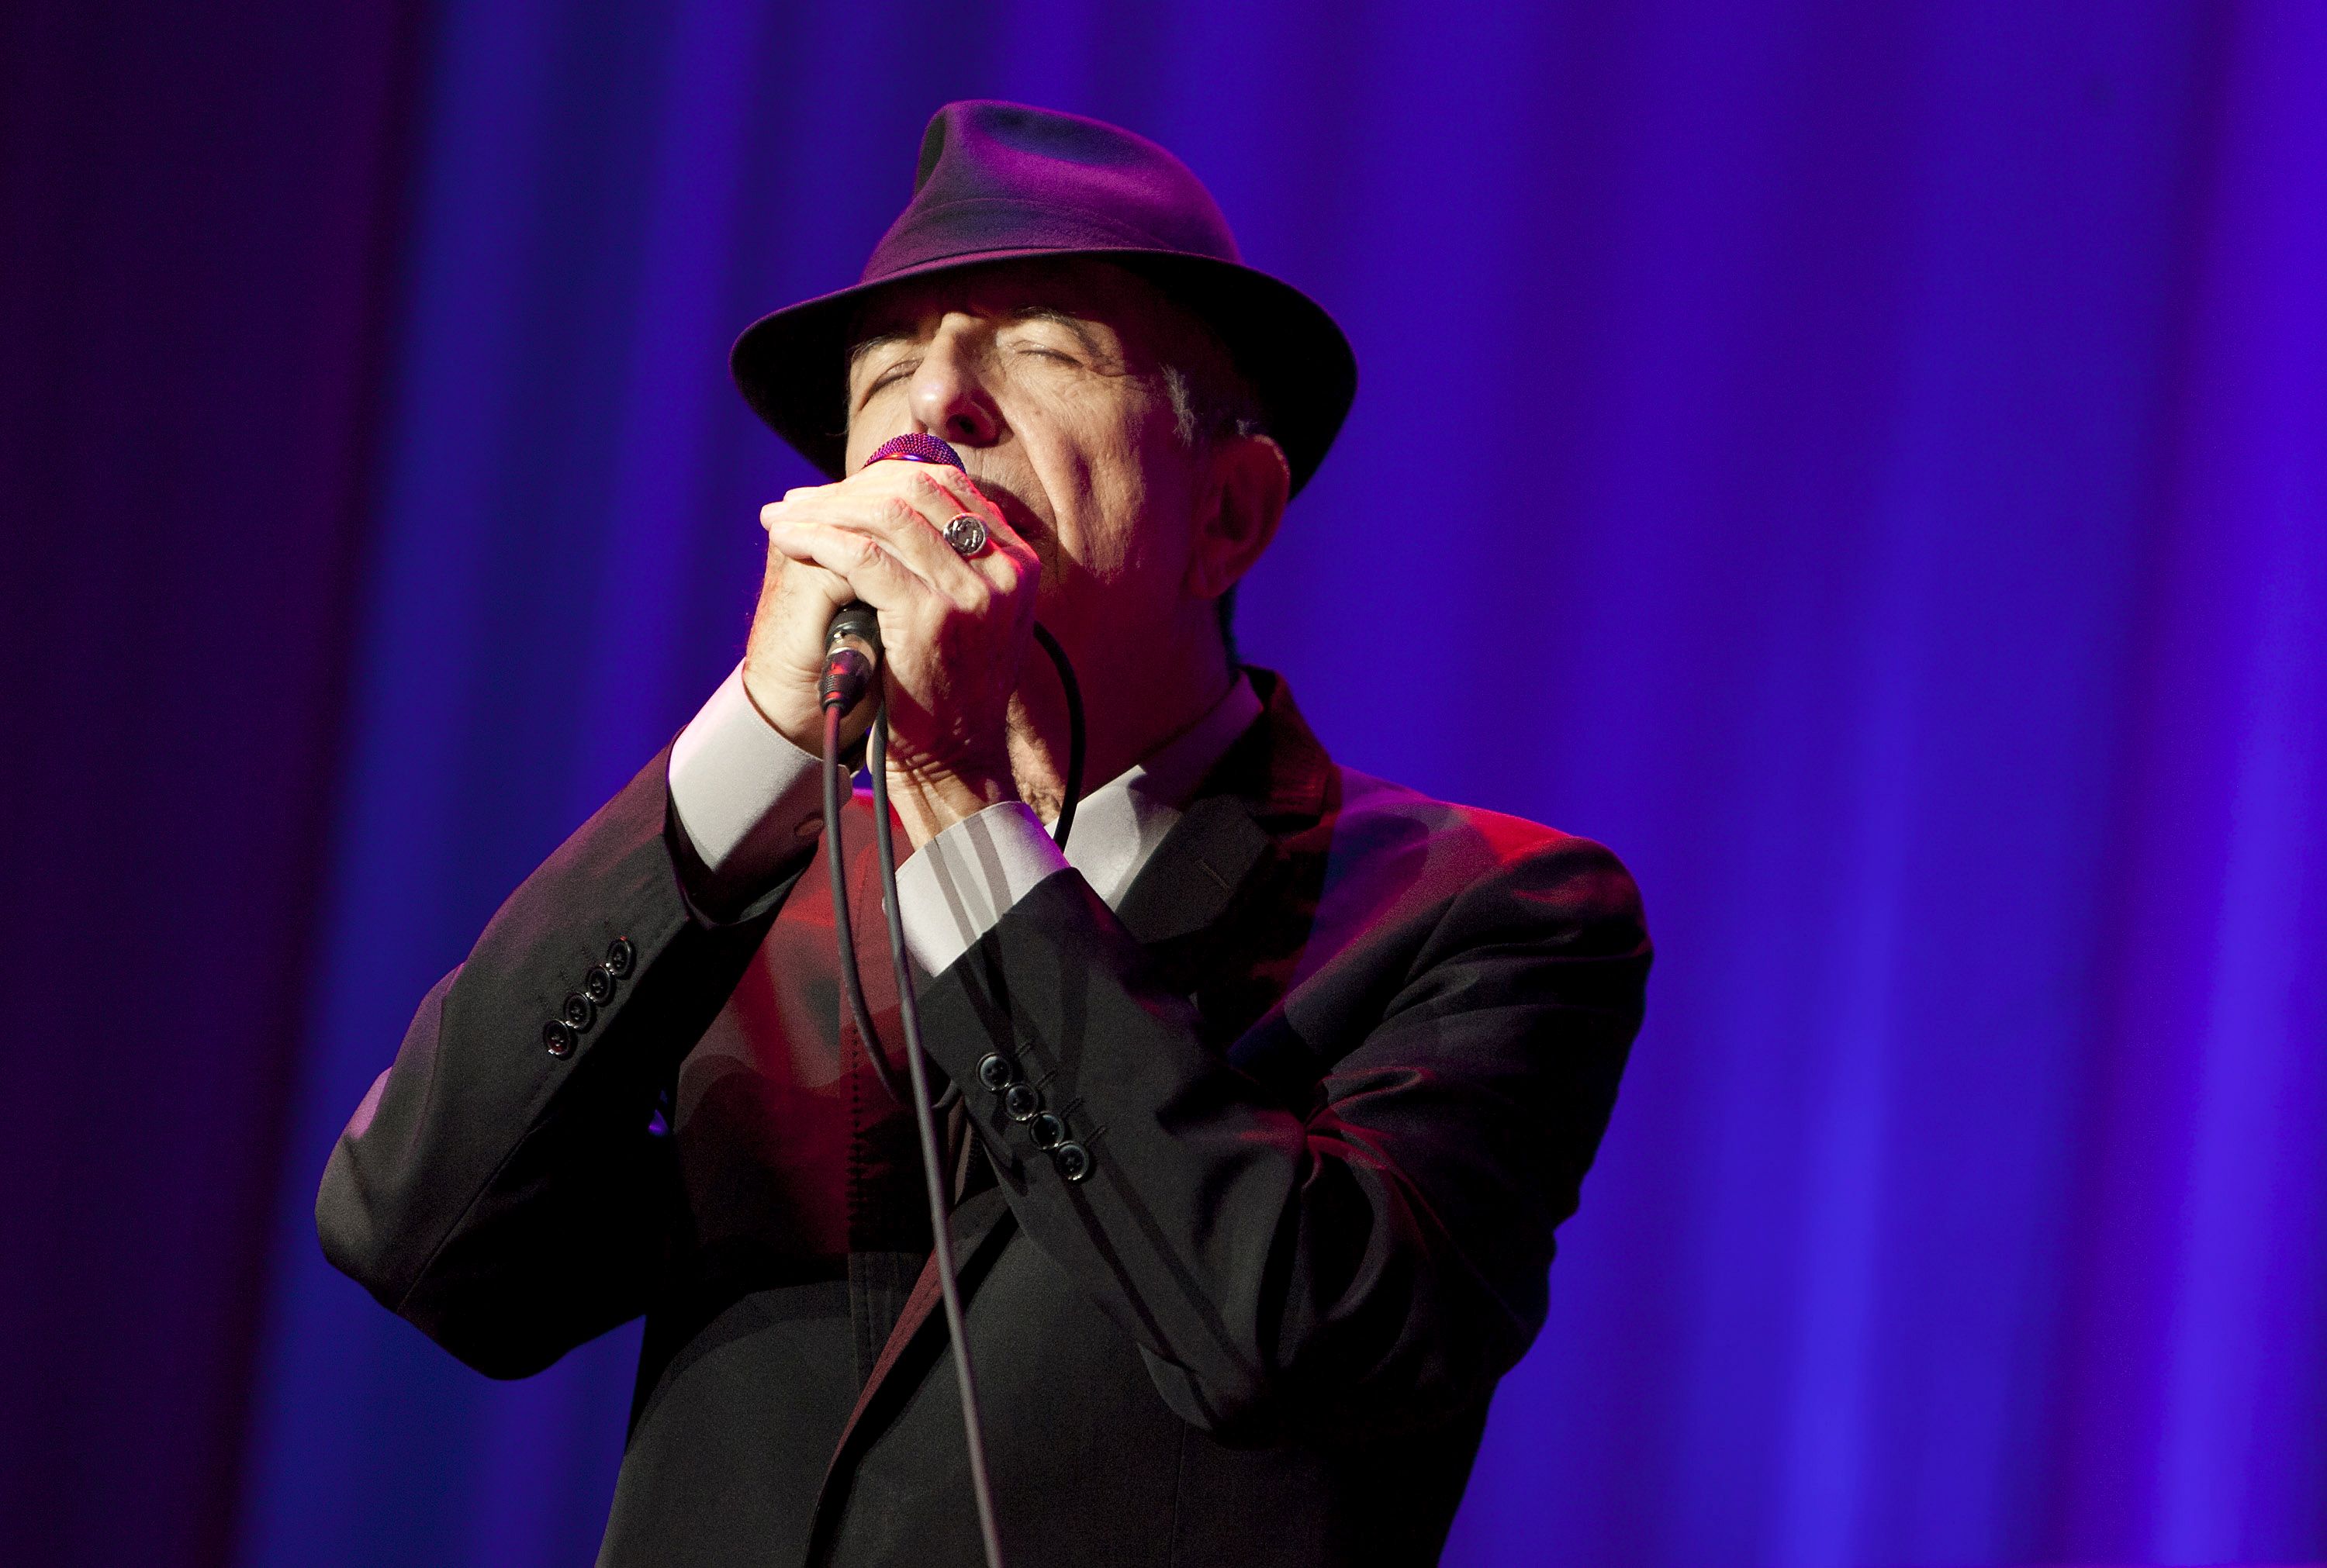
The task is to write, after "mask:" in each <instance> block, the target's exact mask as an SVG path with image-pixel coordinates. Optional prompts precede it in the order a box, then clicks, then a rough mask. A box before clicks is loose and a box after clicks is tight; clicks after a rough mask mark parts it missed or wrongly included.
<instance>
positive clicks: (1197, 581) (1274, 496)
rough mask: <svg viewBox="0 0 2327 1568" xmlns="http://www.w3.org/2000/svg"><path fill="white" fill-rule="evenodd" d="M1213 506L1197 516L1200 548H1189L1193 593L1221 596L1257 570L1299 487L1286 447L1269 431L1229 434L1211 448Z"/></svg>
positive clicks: (1208, 597)
mask: <svg viewBox="0 0 2327 1568" xmlns="http://www.w3.org/2000/svg"><path fill="white" fill-rule="evenodd" d="M1210 469H1211V472H1210V476H1209V478H1210V483H1209V485H1208V486H1207V488H1206V501H1207V503H1208V504H1207V505H1206V506H1205V508H1204V509H1203V512H1202V514H1201V516H1199V517H1198V518H1197V519H1196V537H1195V545H1194V548H1192V550H1190V551H1189V552H1188V581H1187V590H1188V593H1189V596H1190V597H1191V598H1195V599H1205V600H1211V599H1218V598H1219V597H1220V595H1221V594H1223V593H1227V592H1228V591H1229V589H1231V588H1233V587H1235V586H1236V585H1237V580H1238V578H1240V577H1242V576H1243V575H1244V574H1246V573H1247V572H1248V571H1249V570H1251V569H1252V564H1253V563H1254V562H1255V561H1257V560H1259V559H1260V555H1261V552H1262V551H1264V550H1266V549H1267V548H1268V542H1269V541H1270V540H1271V539H1274V538H1275V537H1276V525H1277V524H1278V523H1280V522H1282V521H1284V520H1285V500H1286V499H1287V498H1288V497H1289V496H1290V495H1291V494H1292V490H1293V471H1292V469H1291V467H1290V466H1288V465H1287V464H1286V462H1285V449H1284V448H1283V447H1281V446H1279V445H1277V444H1276V442H1275V441H1274V440H1272V439H1270V438H1269V437H1268V436H1266V435H1223V436H1220V437H1218V438H1217V439H1215V440H1214V441H1213V443H1212V444H1211V450H1210Z"/></svg>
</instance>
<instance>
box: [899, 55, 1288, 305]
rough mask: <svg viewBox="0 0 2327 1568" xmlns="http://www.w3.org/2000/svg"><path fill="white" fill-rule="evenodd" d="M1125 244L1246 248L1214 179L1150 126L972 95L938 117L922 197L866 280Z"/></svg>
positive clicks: (919, 170) (919, 187)
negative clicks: (1013, 255)
mask: <svg viewBox="0 0 2327 1568" xmlns="http://www.w3.org/2000/svg"><path fill="white" fill-rule="evenodd" d="M1120 249H1134V250H1148V251H1157V250H1160V251H1175V252H1178V253H1179V254H1181V255H1183V256H1201V257H1210V258H1211V259H1212V260H1215V261H1225V262H1231V263H1236V262H1240V261H1241V260H1242V259H1243V258H1242V257H1241V255H1240V254H1239V253H1238V249H1237V242H1236V236H1235V235H1234V234H1233V233H1232V232H1230V230H1229V222H1228V219H1227V217H1226V216H1225V215H1224V214H1222V212H1221V211H1220V204H1219V203H1218V202H1216V201H1213V200H1212V196H1211V192H1210V191H1207V190H1205V189H1204V185H1203V182H1201V180H1198V179H1197V178H1196V175H1195V173H1194V171H1192V170H1191V169H1190V168H1189V167H1188V166H1187V165H1186V164H1185V163H1182V162H1181V161H1180V160H1179V159H1178V158H1175V157H1173V155H1172V154H1170V153H1168V152H1166V151H1165V150H1164V148H1162V147H1159V146H1157V145H1155V144H1154V143H1153V142H1151V141H1149V140H1147V139H1146V138H1145V137H1144V136H1139V135H1133V134H1132V133H1131V132H1129V131H1126V130H1125V129H1123V128H1122V127H1121V126H1110V125H1107V124H1105V123H1104V122H1102V121H1099V120H1090V119H1085V118H1083V117H1081V116H1079V115H1069V114H1061V113H1060V112H1058V111H1057V110H1055V109H1042V108H1034V107H1030V106H1028V105H1025V104H1014V103H1002V102H997V101H995V100H991V99H967V100H964V101H962V102H958V103H950V104H948V105H946V106H945V107H943V108H941V109H939V111H938V112H937V114H936V115H935V116H933V117H931V118H930V124H929V129H928V130H927V131H925V132H924V133H923V134H922V136H921V159H920V162H919V163H918V165H917V166H916V167H915V170H914V173H913V198H912V200H911V201H910V202H909V203H907V205H906V207H905V210H904V211H903V212H902V213H900V214H899V215H898V217H897V221H896V222H894V223H892V224H891V225H890V227H889V232H888V233H886V234H884V235H883V236H882V238H881V243H880V244H879V245H877V246H875V247H874V249H873V255H872V257H871V258H870V259H869V260H867V261H866V262H865V264H864V275H863V277H862V278H861V280H860V281H861V282H863V283H868V284H869V283H877V282H879V281H881V280H882V279H883V278H887V277H892V276H894V275H897V274H898V273H901V272H903V271H906V270H908V269H910V268H912V267H918V266H928V265H929V264H930V263H931V262H936V261H942V260H946V259H948V258H949V257H958V256H968V255H972V254H975V253H978V252H997V253H1006V252H1007V251H1011V250H1019V251H1033V250H1120Z"/></svg>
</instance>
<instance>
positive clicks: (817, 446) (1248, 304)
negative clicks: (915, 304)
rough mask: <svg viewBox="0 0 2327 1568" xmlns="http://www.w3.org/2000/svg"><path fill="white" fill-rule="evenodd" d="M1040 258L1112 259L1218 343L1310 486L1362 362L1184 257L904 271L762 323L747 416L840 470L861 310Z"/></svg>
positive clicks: (748, 376) (743, 381) (1229, 276)
mask: <svg viewBox="0 0 2327 1568" xmlns="http://www.w3.org/2000/svg"><path fill="white" fill-rule="evenodd" d="M1037 257H1089V258H1090V259H1093V260H1099V261H1110V262H1114V263H1116V264H1117V265H1118V266H1125V267H1127V268H1129V269H1130V270H1131V271H1133V272H1135V273H1138V274H1140V275H1143V276H1145V277H1146V278H1147V279H1148V280H1149V281H1150V282H1152V283H1154V284H1155V285H1157V286H1158V287H1159V288H1161V289H1162V290H1163V292H1164V294H1166V295H1168V296H1169V297H1170V298H1171V299H1172V300H1173V301H1174V302H1175V303H1179V304H1180V305H1182V306H1183V307H1184V308H1186V309H1188V310H1189V311H1191V312H1192V313H1195V315H1196V316H1198V317H1199V318H1200V319H1201V320H1202V321H1204V322H1206V323H1208V324H1209V325H1210V327H1211V329H1212V330H1213V331H1215V332H1217V333H1218V334H1219V335H1220V341H1221V342H1222V343H1223V344H1224V345H1226V347H1227V349H1228V350H1229V357H1230V358H1231V359H1234V361H1235V363H1236V367H1237V369H1238V371H1239V372H1241V373H1242V374H1243V376H1244V378H1245V379H1246V380H1248V382H1250V383H1251V385H1252V388H1253V392H1254V394H1255V395H1256V396H1257V397H1259V399H1260V404H1261V407H1262V409H1263V410H1264V411H1265V412H1266V415H1267V419H1268V429H1269V434H1271V435H1273V436H1275V437H1276V441H1277V443H1278V444H1279V445H1281V446H1282V447H1284V449H1285V463H1286V466H1287V467H1289V468H1290V469H1291V470H1292V475H1293V491H1294V494H1298V493H1300V490H1301V487H1302V486H1304V485H1305V484H1307V483H1308V482H1309V479H1310V476H1311V475H1312V474H1313V473H1315V472H1316V471H1317V465H1318V464H1319V463H1321V462H1323V461H1324V460H1325V453H1326V451H1327V449H1329V448H1330V447H1331V446H1332V444H1333V437H1334V436H1335V435H1336V434H1339V432H1340V431H1341V422H1342V420H1343V419H1345V418H1347V417H1348V415H1349V412H1350V403H1351V401H1352V400H1354V399H1355V397H1357V391H1358V361H1357V356H1356V355H1355V354H1354V353H1352V352H1351V351H1350V341H1349V339H1348V338H1347V337H1345V336H1343V335H1342V332H1341V327H1340V326H1339V325H1337V324H1336V323H1335V322H1334V321H1333V318H1332V316H1330V315H1328V314H1326V313H1325V310H1324V307H1323V306H1322V305H1320V304H1318V303H1316V302H1315V301H1314V300H1312V299H1311V298H1310V297H1309V296H1308V295H1306V294H1303V293H1302V292H1301V291H1300V290H1299V289H1296V288H1294V287H1293V286H1292V285H1290V284H1286V283H1281V282H1279V281H1278V280H1277V279H1276V278H1273V277H1271V276H1269V275H1267V274H1266V273H1264V272H1257V271H1255V270H1254V269H1252V268H1251V267H1248V266H1238V265H1237V264H1236V263H1234V262H1228V261H1220V260H1216V259H1214V258H1212V257H1205V256H1190V255H1188V254H1186V253H1184V252H1181V251H1168V250H1141V249H1134V248H1125V249H1120V250H1098V249H1088V248H1081V247H1075V248H1063V247H1034V248H1029V249H1023V250H981V251H977V252H976V253H973V254H970V255H966V256H958V257H942V258H939V259H937V260H933V261H927V262H923V263H921V265H919V266H911V267H905V268H902V269H901V270H899V271H897V272H894V273H892V274H890V275H887V276H885V277H882V278H878V279H875V280H874V281H873V282H870V283H861V284H858V285H855V286H854V287H851V288H845V289H841V290H839V291H837V292H836V293H834V294H823V295H820V296H819V297H818V298H816V299H812V300H807V301H803V302H802V303H799V304H796V305H790V306H787V307H786V308H785V309H783V310H780V311H776V312H774V313H771V314H769V315H765V316H762V317H761V318H760V319H759V320H758V321H756V322H752V324H751V325H750V326H748V327H746V328H744V329H743V335H742V336H741V337H739V338H737V339H736V340H735V346H734V349H733V350H730V352H729V354H728V357H727V363H728V369H730V370H731V371H732V372H733V374H734V378H735V386H736V388H737V389H738V390H739V391H741V392H742V393H743V400H744V401H745V402H746V403H749V404H750V405H751V406H752V411H753V412H754V413H756V414H758V415H759V416H760V417H761V418H762V419H764V420H765V421H767V423H768V425H770V427H771V428H772V429H773V430H774V431H775V433H776V434H779V435H780V436H782V437H783V438H784V439H785V440H786V441H787V442H790V443H791V445H792V447H793V448H794V450H796V451H798V452H799V454H800V455H801V456H802V457H805V458H807V459H808V462H810V463H812V464H814V465H815V467H816V468H817V469H818V471H821V472H823V473H824V474H826V475H827V477H830V478H833V479H838V478H840V477H841V476H842V475H843V474H844V473H845V472H846V465H847V439H848V437H847V406H848V397H847V359H848V351H849V350H850V349H851V348H852V347H854V346H855V345H854V344H853V343H851V342H850V341H849V340H850V338H851V336H852V334H853V333H854V331H855V323H856V320H857V313H858V311H859V309H860V308H861V307H862V305H863V303H864V301H865V300H866V299H868V298H870V297H872V296H873V295H875V294H879V293H880V292H881V291H883V289H887V288H890V287H892V286H894V285H897V284H900V283H902V282H904V281H906V280H907V279H909V278H919V277H928V276H930V275H933V274H937V273H943V272H952V271H958V270H963V269H967V268H969V267H974V266H987V265H990V264H992V263H995V262H1001V261H1019V260H1029V259H1033V258H1037Z"/></svg>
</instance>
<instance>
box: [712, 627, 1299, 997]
mask: <svg viewBox="0 0 2327 1568" xmlns="http://www.w3.org/2000/svg"><path fill="white" fill-rule="evenodd" d="M1260 712H1261V707H1260V698H1259V696H1258V695H1257V694H1256V693H1255V692H1254V691H1253V689H1252V683H1251V682H1250V681H1249V680H1248V679H1246V678H1245V677H1244V676H1243V674H1242V673H1241V672H1239V673H1238V676H1237V678H1236V684H1235V685H1233V686H1230V687H1229V692H1228V695H1226V696H1223V697H1222V698H1221V699H1220V701H1219V702H1217V703H1215V704H1213V705H1212V706H1211V708H1210V710H1209V711H1208V712H1207V713H1206V714H1204V716H1203V717H1201V718H1200V719H1198V720H1197V721H1196V722H1195V723H1192V724H1191V725H1189V726H1188V727H1187V728H1186V729H1184V730H1182V731H1181V732H1180V733H1179V734H1177V735H1175V736H1173V738H1172V739H1171V740H1169V741H1166V742H1164V744H1163V745H1161V746H1159V747H1157V748H1156V749H1155V750H1154V751H1152V752H1150V753H1149V754H1148V755H1147V757H1146V758H1145V760H1144V761H1140V762H1138V763H1135V764H1134V765H1133V766H1132V767H1131V768H1130V769H1128V770H1126V771H1125V772H1123V773H1121V774H1119V775H1118V776H1117V777H1116V778H1113V779H1108V780H1107V782H1106V783H1105V784H1102V785H1100V786H1099V787H1098V789H1093V790H1091V791H1090V792H1089V794H1087V795H1086V796H1084V798H1083V799H1082V801H1081V803H1080V804H1079V805H1078V806H1077V807H1076V808H1075V825H1074V832H1073V833H1072V834H1070V835H1068V839H1067V847H1066V850H1065V851H1064V853H1061V851H1060V849H1059V846H1058V845H1056V844H1054V843H1052V842H1051V835H1050V834H1049V832H1048V831H1047V830H1045V829H1044V828H1043V826H1042V822H1041V821H1040V820H1039V819H1038V818H1037V817H1035V815H1034V812H1033V808H1032V807H1028V806H1027V805H1025V804H1024V803H1023V802H1022V801H1016V800H1009V801H1005V802H1003V803H1002V804H1000V805H998V806H989V807H986V809H985V810H983V811H981V812H979V813H978V814H977V816H975V817H968V818H966V819H965V820H963V821H960V822H957V823H955V824H954V825H953V826H950V827H949V828H947V829H946V830H945V831H944V832H942V833H940V834H939V835H937V836H936V837H934V838H932V839H930V841H929V843H927V844H925V845H922V846H921V850H920V852H919V853H917V854H913V855H912V856H911V858H909V859H908V860H906V861H905V863H903V864H902V865H900V866H899V867H898V868H897V899H898V903H899V913H900V916H901V918H902V923H903V925H904V928H905V945H906V947H908V948H909V949H911V953H912V956H913V961H914V962H915V963H917V964H918V965H920V966H921V970H922V971H923V973H925V974H930V975H937V974H940V973H942V972H943V971H944V970H945V969H946V968H947V967H948V966H949V965H951V964H952V963H953V961H954V960H955V959H957V958H958V957H961V956H962V954H964V953H966V952H967V951H968V950H969V949H970V947H973V946H974V945H975V944H976V943H977V939H978V938H980V937H982V936H984V935H985V934H986V932H987V931H989V930H991V929H993V928H994V926H995V922H996V921H998V920H1000V919H1002V917H1003V915H1004V914H1005V913H1006V912H1008V910H1009V909H1010V907H1011V906H1012V905H1013V904H1015V903H1016V902H1017V901H1019V900H1020V899H1022V898H1023V897H1025V896H1026V894H1027V893H1028V892H1029V891H1032V890H1033V887H1034V886H1035V884H1037V883H1038V882H1042V880H1043V879H1044V878H1045V877H1049V876H1051V875H1054V874H1056V873H1059V872H1061V871H1064V870H1066V869H1067V868H1068V867H1069V866H1072V867H1073V868H1074V869H1075V870H1077V871H1079V872H1080V873H1082V874H1083V880H1085V881H1086V882H1089V883H1090V885H1091V891H1094V892H1096V893H1098V896H1099V897H1100V898H1102V899H1104V900H1106V901H1107V906H1108V907H1109V908H1113V907H1114V906H1115V905H1116V903H1117V901H1119V900H1121V898H1122V897H1123V895H1124V894H1125V893H1126V891H1129V889H1130V887H1131V884H1132V882H1133V881H1134V880H1135V878H1136V877H1137V876H1138V875H1139V870H1140V868H1141V867H1142V866H1144V865H1145V864H1146V863H1147V857H1148V856H1149V855H1151V854H1154V853H1155V846H1156V845H1159V844H1161V843H1162V842H1163V841H1164V835H1165V834H1166V833H1168V832H1170V831H1171V829H1172V825H1173V823H1175V822H1177V821H1179V820H1180V814H1181V812H1182V808H1183V807H1186V805H1187V803H1188V798H1189V796H1190V795H1192V793H1194V791H1195V788H1196V786H1197V785H1198V784H1199V783H1201V782H1202V780H1203V777H1204V775H1205V774H1206V773H1208V772H1210V770H1211V768H1212V764H1213V763H1215V762H1217V761H1220V758H1221V757H1222V756H1223V755H1225V754H1226V753H1227V751H1228V749H1229V746H1231V745H1232V744H1234V743H1235V742H1236V739H1237V737H1238V736H1239V735H1241V734H1243V733H1244V732H1245V731H1246V730H1247V729H1248V728H1249V727H1250V726H1251V724H1252V722H1253V721H1254V720H1255V719H1257V718H1258V717H1259V716H1260ZM821 766H822V764H821V763H820V762H819V761H818V759H817V758H814V757H811V756H809V755H808V753H807V752H806V751H801V750H800V749H799V747H798V746H795V745H793V744H792V743H791V742H790V741H788V740H786V739H784V737H783V736H782V735H780V734H779V733H777V731H776V729H775V727H774V726H773V725H771V724H770V723H768V721H767V720H766V719H765V718H763V717H762V716H761V714H760V710H759V709H758V708H757V707H755V706H754V705H752V699H751V697H750V696H749V695H747V694H746V693H745V692H744V690H743V666H741V665H738V666H736V667H735V668H734V670H733V671H732V672H730V673H729V675H728V677H727V678H726V679H725V680H724V681H723V682H721V683H720V686H719V689H718V690H717V691H715V692H714V693H712V694H711V700H710V701H709V702H707V703H706V704H704V705H703V709H702V711H701V712H700V713H698V714H696V715H695V718H694V720H693V721H692V722H691V723H688V724H687V728H686V730H685V731H683V732H682V733H680V735H679V737H678V742H677V743H675V744H674V745H673V746H672V747H671V751H670V798H671V806H672V808H673V809H674V810H675V811H676V812H677V813H678V822H679V826H680V827H682V828H683V829H685V830H686V833H687V838H688V840H689V841H690V842H691V843H692V844H693V845H694V848H695V853H696V857H697V858H698V859H700V860H701V861H702V863H703V864H704V867H705V868H706V870H707V871H708V872H709V873H710V875H711V878H712V880H713V882H714V883H715V886H716V887H719V888H721V889H725V890H734V891H744V890H748V889H749V888H751V887H752V886H754V885H756V884H758V883H761V882H765V881H766V880H767V879H768V878H769V877H771V876H772V875H774V874H775V872H776V869H777V867H778V866H780V864H781V863H783V861H784V860H785V859H787V858H788V857H789V856H790V855H792V854H797V853H798V851H799V846H800V845H801V844H802V843H803V842H805V841H806V840H807V839H808V838H811V837H813V836H814V835H815V834H816V832H817V830H818V826H819V825H820V823H821V820H822V815H823V808H824V807H823V779H822V777H821V776H820V774H819V773H818V769H819V768H820V767H821Z"/></svg>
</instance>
